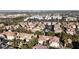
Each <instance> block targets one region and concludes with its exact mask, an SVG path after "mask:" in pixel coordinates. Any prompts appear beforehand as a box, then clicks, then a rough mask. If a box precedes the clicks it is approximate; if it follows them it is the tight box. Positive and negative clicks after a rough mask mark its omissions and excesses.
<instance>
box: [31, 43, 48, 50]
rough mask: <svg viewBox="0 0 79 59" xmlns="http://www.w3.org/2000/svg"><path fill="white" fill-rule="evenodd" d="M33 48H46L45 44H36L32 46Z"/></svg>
mask: <svg viewBox="0 0 79 59" xmlns="http://www.w3.org/2000/svg"><path fill="white" fill-rule="evenodd" d="M33 49H48V48H47V46H44V45H40V44H37V45H35V46H34V47H33Z"/></svg>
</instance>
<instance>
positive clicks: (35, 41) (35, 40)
mask: <svg viewBox="0 0 79 59" xmlns="http://www.w3.org/2000/svg"><path fill="white" fill-rule="evenodd" d="M36 44H38V40H37V39H36V38H33V39H31V40H30V41H29V42H28V43H27V45H28V47H29V48H32V47H33V46H35V45H36Z"/></svg>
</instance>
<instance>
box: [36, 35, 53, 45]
mask: <svg viewBox="0 0 79 59" xmlns="http://www.w3.org/2000/svg"><path fill="white" fill-rule="evenodd" d="M50 38H51V36H44V35H39V38H38V43H39V44H43V43H44V42H45V41H47V40H49V39H50Z"/></svg>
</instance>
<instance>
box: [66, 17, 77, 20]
mask: <svg viewBox="0 0 79 59" xmlns="http://www.w3.org/2000/svg"><path fill="white" fill-rule="evenodd" d="M76 20H77V18H76V17H67V18H66V21H76Z"/></svg>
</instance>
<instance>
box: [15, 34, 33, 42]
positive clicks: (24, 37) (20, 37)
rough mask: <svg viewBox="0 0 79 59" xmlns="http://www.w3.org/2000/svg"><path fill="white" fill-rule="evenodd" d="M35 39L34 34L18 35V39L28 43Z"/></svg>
mask: <svg viewBox="0 0 79 59" xmlns="http://www.w3.org/2000/svg"><path fill="white" fill-rule="evenodd" d="M32 37H34V34H27V33H18V34H17V38H16V39H20V40H24V39H25V40H26V41H27V42H28V41H29V40H30V39H32Z"/></svg>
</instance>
